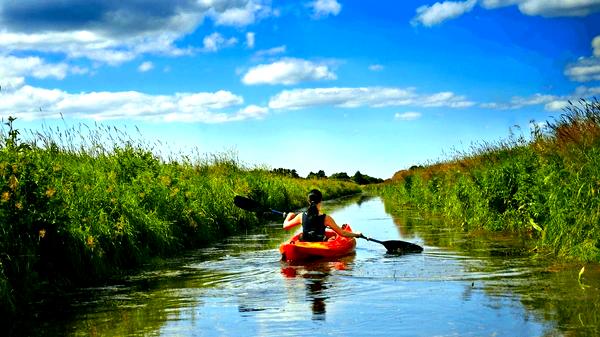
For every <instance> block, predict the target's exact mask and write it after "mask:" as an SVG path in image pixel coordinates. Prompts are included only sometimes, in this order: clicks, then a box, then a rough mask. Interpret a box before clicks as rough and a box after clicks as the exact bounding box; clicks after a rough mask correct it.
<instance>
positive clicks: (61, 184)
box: [0, 118, 360, 317]
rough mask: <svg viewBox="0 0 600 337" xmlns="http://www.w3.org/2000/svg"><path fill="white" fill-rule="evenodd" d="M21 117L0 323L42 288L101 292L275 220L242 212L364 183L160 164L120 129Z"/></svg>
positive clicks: (0, 147) (3, 164) (7, 204)
mask: <svg viewBox="0 0 600 337" xmlns="http://www.w3.org/2000/svg"><path fill="white" fill-rule="evenodd" d="M13 122H14V119H13V118H9V120H8V122H7V123H6V128H7V129H8V130H3V132H2V137H1V138H0V303H2V305H1V306H0V315H2V317H7V316H9V315H11V314H14V313H15V312H18V311H20V310H22V309H23V308H24V307H26V306H27V303H28V302H29V301H31V300H32V299H33V298H35V296H36V294H38V293H39V291H40V290H44V289H48V288H50V289H58V290H59V291H60V289H63V288H64V287H67V286H74V285H83V284H93V283H101V282H103V281H106V280H107V279H108V278H110V277H113V276H115V275H119V274H121V273H123V272H126V271H127V270H130V269H131V268H136V267H138V266H140V265H142V264H143V263H146V262H148V261H150V260H151V259H152V258H155V257H166V256H170V255H174V254H178V253H180V252H182V251H183V250H186V249H189V248H193V247H199V246H204V245H207V244H209V243H211V242H214V241H216V240H219V239H221V238H223V237H225V236H227V235H230V234H233V233H237V232H240V231H243V230H244V229H246V228H248V227H250V226H256V225H259V224H261V223H262V222H264V221H265V220H264V219H262V218H260V217H257V215H256V214H254V213H249V212H245V211H243V210H240V209H238V208H236V207H235V206H234V205H233V202H232V201H233V197H234V195H236V194H240V195H247V196H249V197H251V198H254V199H256V200H257V201H259V202H261V203H264V204H265V205H269V206H270V207H272V208H274V209H283V210H286V209H295V208H299V207H301V206H304V204H305V199H306V193H307V191H309V190H310V189H312V188H319V189H321V191H322V192H323V194H324V196H325V197H326V198H335V197H338V196H341V195H347V194H351V193H356V192H359V190H360V187H359V186H358V185H356V184H354V183H349V182H341V181H334V180H305V179H293V178H287V177H282V176H278V175H275V174H272V173H269V172H268V171H267V170H265V169H251V168H245V167H243V166H242V165H241V164H240V163H239V162H238V160H237V159H236V157H235V156H234V155H232V154H213V155H206V156H200V155H198V156H197V158H195V159H190V158H189V157H185V156H181V157H180V158H178V159H173V158H169V159H166V160H165V159H161V157H160V156H159V155H157V154H154V153H153V152H152V151H151V150H150V149H153V148H155V146H154V144H143V143H136V142H135V140H133V139H131V138H130V137H129V136H128V135H127V134H125V133H123V132H120V131H119V130H117V129H114V128H109V127H103V126H95V127H93V128H89V127H87V126H85V125H80V126H79V127H77V128H71V129H68V130H59V129H55V130H50V129H45V130H44V131H43V132H30V133H29V134H28V137H27V139H28V140H25V141H23V140H21V139H20V137H21V135H20V133H19V130H16V129H15V128H14V125H13Z"/></svg>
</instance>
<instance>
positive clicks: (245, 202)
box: [233, 195, 268, 212]
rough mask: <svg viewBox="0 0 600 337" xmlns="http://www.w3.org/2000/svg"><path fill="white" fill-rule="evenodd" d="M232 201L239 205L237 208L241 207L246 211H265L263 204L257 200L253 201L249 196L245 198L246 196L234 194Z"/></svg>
mask: <svg viewBox="0 0 600 337" xmlns="http://www.w3.org/2000/svg"><path fill="white" fill-rule="evenodd" d="M233 203H234V204H235V205H236V206H237V207H239V208H241V209H243V210H246V211H250V212H263V211H265V207H264V206H263V205H261V204H259V203H258V202H256V201H254V200H252V199H249V198H246V197H242V196H241V195H236V196H235V197H234V198H233ZM267 211H268V209H267Z"/></svg>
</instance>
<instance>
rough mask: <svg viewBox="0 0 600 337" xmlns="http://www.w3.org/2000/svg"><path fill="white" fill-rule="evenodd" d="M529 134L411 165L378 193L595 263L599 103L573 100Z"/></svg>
mask: <svg viewBox="0 0 600 337" xmlns="http://www.w3.org/2000/svg"><path fill="white" fill-rule="evenodd" d="M532 124H533V123H532ZM531 136H532V137H531V139H530V140H526V139H525V138H524V137H523V136H520V137H515V136H512V137H510V138H509V140H507V141H502V142H500V143H498V144H483V145H480V146H477V147H476V148H474V149H472V152H471V153H462V154H458V155H457V157H456V159H454V160H451V161H447V162H441V163H436V164H433V165H428V166H425V167H421V166H413V167H411V168H410V169H409V170H405V171H399V172H397V173H396V174H395V175H394V178H393V179H392V181H391V182H388V183H386V184H381V185H379V186H377V187H376V190H377V191H378V193H380V194H381V195H382V196H383V197H384V199H386V201H388V202H392V201H393V203H394V204H395V205H396V207H401V206H403V205H412V206H415V207H418V208H419V209H421V210H426V211H428V212H433V213H437V214H441V215H444V216H445V217H446V218H447V219H449V220H451V223H454V224H456V225H459V226H462V228H463V229H465V230H476V229H485V230H492V231H497V230H511V231H517V232H522V233H524V234H526V235H530V236H532V237H533V238H535V239H537V240H538V241H539V242H538V246H539V248H540V249H541V248H545V249H549V250H552V251H553V252H554V253H556V254H557V255H558V256H565V257H576V258H578V259H582V260H586V261H600V196H599V192H600V103H599V102H598V101H597V100H594V101H591V102H590V101H585V100H581V101H580V102H579V103H578V104H577V105H573V104H571V105H570V106H569V107H568V108H566V109H565V113H564V114H563V115H562V116H561V117H560V118H559V119H557V120H555V121H554V122H550V123H548V125H547V127H546V128H544V129H541V128H539V127H535V128H534V129H533V131H532V135H531Z"/></svg>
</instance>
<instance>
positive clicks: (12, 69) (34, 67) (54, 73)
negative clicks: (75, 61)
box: [0, 55, 69, 79]
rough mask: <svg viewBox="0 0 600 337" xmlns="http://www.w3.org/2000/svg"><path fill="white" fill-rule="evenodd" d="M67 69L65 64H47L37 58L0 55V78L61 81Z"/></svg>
mask: <svg viewBox="0 0 600 337" xmlns="http://www.w3.org/2000/svg"><path fill="white" fill-rule="evenodd" d="M68 70H69V67H68V65H67V64H66V63H54V64H53V63H47V62H45V61H44V60H42V59H41V58H39V57H33V56H31V57H22V58H19V57H14V56H2V55H0V78H8V77H30V76H31V77H35V78H48V77H53V78H56V79H63V78H65V76H66V75H67V73H68Z"/></svg>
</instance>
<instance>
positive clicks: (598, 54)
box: [564, 35, 600, 82]
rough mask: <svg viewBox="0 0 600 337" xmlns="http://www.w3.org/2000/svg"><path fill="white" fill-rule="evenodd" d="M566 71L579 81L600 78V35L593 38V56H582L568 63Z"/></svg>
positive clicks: (573, 79) (567, 74) (566, 73)
mask: <svg viewBox="0 0 600 337" xmlns="http://www.w3.org/2000/svg"><path fill="white" fill-rule="evenodd" d="M564 73H565V75H566V76H567V77H569V78H570V79H571V80H572V81H577V82H589V81H598V80H600V35H599V36H596V37H595V38H594V39H593V40H592V56H591V57H580V58H579V59H578V60H577V61H576V62H573V63H571V64H568V65H567V66H566V68H565V71H564Z"/></svg>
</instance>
